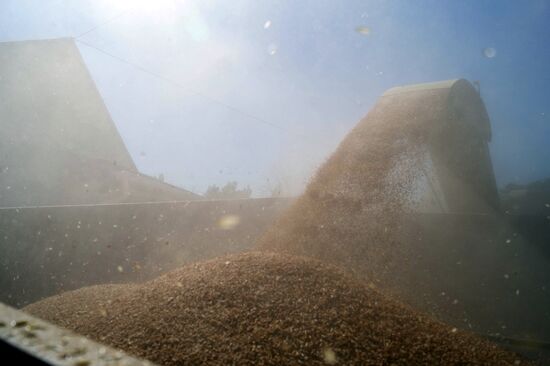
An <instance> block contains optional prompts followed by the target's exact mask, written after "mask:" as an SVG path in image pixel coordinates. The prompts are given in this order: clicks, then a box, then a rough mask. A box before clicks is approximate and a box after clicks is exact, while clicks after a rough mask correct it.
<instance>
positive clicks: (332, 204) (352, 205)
mask: <svg viewBox="0 0 550 366" xmlns="http://www.w3.org/2000/svg"><path fill="white" fill-rule="evenodd" d="M447 95H448V91H445V90H443V91H442V90H426V91H424V92H420V93H414V94H413V95H412V96H410V97H407V98H406V99H405V100H402V99H400V98H401V97H400V96H399V95H398V96H385V97H383V98H382V99H381V100H379V101H378V103H377V104H376V105H375V107H374V108H373V109H372V110H371V111H370V112H369V114H368V115H367V116H366V117H365V118H364V119H363V120H362V121H360V122H359V124H358V125H357V126H356V127H355V128H354V129H353V130H352V131H351V132H350V133H349V134H348V136H347V137H346V138H345V139H344V141H343V142H342V143H341V144H340V146H339V147H338V149H337V150H336V151H335V153H334V154H333V155H332V156H331V157H330V158H329V159H328V161H327V162H326V163H325V164H324V165H323V166H321V168H320V169H319V171H318V172H317V174H316V176H314V177H313V179H312V180H311V182H310V184H309V185H308V187H307V188H306V191H305V192H304V194H303V195H302V196H300V197H299V198H298V199H297V200H296V202H295V203H294V204H293V205H292V206H291V207H290V209H288V210H287V212H286V213H284V214H283V215H282V216H281V217H280V219H279V220H278V222H277V223H276V224H275V225H273V226H272V227H271V228H270V229H269V230H268V231H267V232H266V233H265V234H264V235H263V236H262V237H261V238H260V240H259V242H258V244H257V247H258V249H260V250H268V251H276V252H283V253H289V254H297V255H306V256H311V257H314V258H318V259H321V260H323V261H328V262H330V263H333V264H338V265H341V266H343V267H345V268H347V269H351V270H354V271H356V272H359V274H360V275H363V276H365V277H367V278H369V279H370V280H373V281H375V282H384V283H385V285H386V286H390V283H392V284H394V285H397V284H401V283H402V281H403V280H405V279H406V275H402V274H403V273H405V272H406V267H407V266H408V258H409V257H410V255H411V252H410V251H411V248H410V247H408V246H407V245H408V243H403V242H399V241H398V231H399V227H400V222H401V215H402V214H403V213H404V212H405V211H406V209H407V207H408V206H409V205H411V204H412V202H411V200H410V198H411V196H412V192H413V191H414V189H415V182H416V180H417V178H418V177H419V176H420V175H421V174H422V173H423V170H422V164H424V163H425V162H424V160H423V157H424V156H425V155H424V154H425V153H426V145H427V142H429V141H433V139H437V136H438V135H440V134H441V128H442V126H443V125H444V121H445V119H446V118H447V117H446V110H445V108H446V107H445V106H446V103H445V100H446V98H447Z"/></svg>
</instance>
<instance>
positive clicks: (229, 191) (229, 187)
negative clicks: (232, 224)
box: [204, 181, 252, 200]
mask: <svg viewBox="0 0 550 366" xmlns="http://www.w3.org/2000/svg"><path fill="white" fill-rule="evenodd" d="M237 186H238V184H237V182H235V181H232V182H227V183H226V185H225V186H223V187H221V188H220V187H218V186H217V185H215V184H214V185H211V186H209V187H208V189H207V190H206V192H205V193H204V197H205V198H208V199H213V200H219V199H238V198H250V196H251V195H252V189H250V187H249V186H246V187H245V188H242V189H238V188H237Z"/></svg>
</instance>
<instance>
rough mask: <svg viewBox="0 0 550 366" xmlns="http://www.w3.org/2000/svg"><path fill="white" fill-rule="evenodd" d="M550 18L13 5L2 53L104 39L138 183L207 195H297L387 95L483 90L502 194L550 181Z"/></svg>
mask: <svg viewBox="0 0 550 366" xmlns="http://www.w3.org/2000/svg"><path fill="white" fill-rule="evenodd" d="M549 16H550V1H542V0H540V1H537V0H532V1H479V0H478V1H474V0H472V1H451V0H448V1H436V0H433V1H427V0H426V1H414V2H413V1H405V0H403V1H389V0H387V1H322V0H321V1H319V0H317V1H274V2H263V1H262V2H258V1H251V0H246V1H231V2H227V1H221V0H220V1H200V2H199V1H173V0H161V1H154V2H149V1H130V0H125V1H107V0H103V1H59V0H56V1H53V0H52V1H39V0H35V1H26V0H7V1H6V0H3V1H2V2H0V41H15V40H28V39H45V38H58V37H77V36H78V35H80V34H82V33H83V32H86V31H88V30H90V29H92V28H95V27H96V28H95V29H93V30H92V31H91V32H89V33H87V34H85V35H83V36H82V37H81V38H79V39H80V40H81V41H82V43H78V47H79V49H80V51H81V53H82V55H83V57H84V60H85V62H86V64H87V66H88V68H89V70H90V72H91V74H92V76H93V78H94V80H95V82H96V84H97V86H98V88H99V91H100V93H101V95H102V97H103V99H104V100H105V102H106V105H107V107H108V109H109V111H110V113H111V115H112V117H113V119H114V121H115V123H116V125H117V128H118V129H119V131H120V133H121V135H122V137H123V139H124V141H125V143H126V145H127V147H128V149H129V151H130V153H131V155H132V157H133V158H134V160H135V162H136V164H137V166H138V168H139V169H140V170H142V171H143V172H145V173H147V174H151V175H158V174H159V173H163V174H164V176H165V178H166V180H167V181H169V182H171V183H174V184H177V185H180V186H183V187H186V188H188V189H191V190H195V191H197V192H203V191H204V190H205V189H206V187H207V186H208V185H209V184H213V183H216V184H223V183H225V182H226V181H229V180H237V181H238V182H239V183H241V184H244V185H246V184H249V185H250V186H251V187H252V189H253V190H254V192H255V193H256V194H257V195H261V194H265V193H266V192H267V191H268V190H269V188H270V187H271V186H273V185H274V184H276V183H281V184H283V187H285V189H286V190H287V191H288V192H289V193H296V192H298V191H299V190H300V188H301V187H303V186H304V184H305V183H306V182H307V179H308V177H309V175H310V174H311V172H312V171H313V170H314V169H315V167H316V166H318V165H319V164H320V163H322V161H323V160H324V159H325V158H326V157H327V156H328V155H329V154H330V152H331V151H332V150H333V149H334V148H335V147H336V145H337V144H338V142H339V141H340V140H341V139H342V137H343V136H344V135H345V133H346V132H347V131H349V129H351V128H352V127H353V125H354V124H355V123H356V122H357V121H358V120H359V119H360V117H362V116H363V115H365V114H366V113H367V112H368V110H369V109H370V108H371V107H372V106H373V105H374V103H375V102H376V99H377V97H378V96H379V95H380V94H382V93H383V92H384V90H386V89H388V88H390V87H392V86H395V85H401V84H409V83H419V82H429V81H436V80H445V79H451V78H457V77H462V78H466V79H469V80H479V81H480V83H481V91H482V96H483V98H484V100H485V103H486V105H487V108H488V111H489V114H490V117H491V122H492V127H493V140H492V142H491V144H490V147H491V153H492V157H493V164H494V167H495V173H496V176H497V181H498V183H499V185H501V186H502V185H504V184H506V183H508V182H512V181H514V182H527V181H531V180H535V179H541V178H544V177H548V176H550V164H548V163H547V160H548V158H550V146H549V145H550V108H549V105H550V66H549V65H550V47H548V44H549V42H548V40H549V39H550V22H548V19H549ZM267 22H269V23H267ZM267 25H269V26H267ZM358 26H365V27H368V28H369V29H370V34H368V35H363V34H360V33H358V32H356V31H355V29H356V27H358ZM89 45H92V46H94V47H96V48H99V49H101V50H104V51H106V52H107V53H109V54H111V55H113V56H116V57H118V58H122V59H124V60H128V61H129V62H130V63H131V64H133V65H137V66H139V67H141V68H143V69H146V70H149V71H150V72H151V73H153V74H155V75H158V76H161V77H160V78H159V77H155V76H152V75H151V74H150V73H146V72H143V71H142V70H140V69H138V68H136V67H134V66H132V65H130V64H128V63H124V62H121V61H120V60H117V59H116V58H113V57H111V56H109V55H107V54H105V53H103V52H100V51H98V49H96V48H92V47H89ZM488 47H492V48H494V49H495V50H496V56H495V57H493V58H487V57H485V56H484V54H483V50H484V49H485V48H488ZM167 80H168V81H167Z"/></svg>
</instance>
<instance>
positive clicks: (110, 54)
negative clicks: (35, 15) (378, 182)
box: [75, 39, 307, 138]
mask: <svg viewBox="0 0 550 366" xmlns="http://www.w3.org/2000/svg"><path fill="white" fill-rule="evenodd" d="M75 41H76V42H78V43H81V44H83V45H85V46H87V47H90V48H93V49H95V50H96V51H98V52H101V53H102V54H104V55H106V56H109V57H111V58H113V59H115V60H117V61H119V62H121V63H124V64H127V65H129V66H131V67H133V68H135V69H136V70H139V71H141V72H143V73H145V74H147V75H149V76H152V77H154V78H157V79H159V80H162V81H164V82H166V83H169V84H172V85H174V86H175V87H177V88H180V89H182V90H185V91H186V92H188V93H190V94H192V95H196V96H198V97H201V98H204V99H206V100H209V101H210V102H212V103H215V104H218V105H220V106H222V107H224V108H226V109H228V110H231V111H233V112H235V113H238V114H241V115H243V116H245V117H247V118H249V119H251V120H254V121H256V122H259V123H262V124H264V125H267V126H270V127H272V128H275V129H278V130H281V131H286V132H288V130H286V129H285V128H283V127H282V126H279V125H277V124H274V123H272V122H270V121H267V120H266V119H264V118H261V117H258V116H255V115H253V114H251V113H248V112H245V111H243V110H241V109H239V108H236V107H233V106H231V105H229V104H227V103H225V102H223V101H221V100H218V99H216V98H213V97H211V96H208V95H206V94H203V93H200V92H197V91H194V90H191V89H189V88H188V87H186V86H184V85H183V84H181V83H179V82H177V81H174V80H172V79H169V78H167V77H165V76H163V75H161V74H158V73H156V72H154V71H151V70H149V69H146V68H144V67H143V66H141V65H138V64H136V63H134V62H132V61H129V60H127V59H125V58H122V57H120V56H117V55H114V54H112V53H110V52H108V51H106V50H104V49H102V48H99V47H97V46H95V45H92V44H90V43H88V42H85V41H83V40H80V39H75ZM295 135H296V136H298V137H301V138H307V137H306V136H303V135H299V134H295Z"/></svg>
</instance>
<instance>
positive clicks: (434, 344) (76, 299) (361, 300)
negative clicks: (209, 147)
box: [25, 253, 522, 365]
mask: <svg viewBox="0 0 550 366" xmlns="http://www.w3.org/2000/svg"><path fill="white" fill-rule="evenodd" d="M25 310H26V311H29V312H30V313H31V314H34V315H36V316H39V317H42V318H44V319H46V320H49V321H52V322H54V323H57V324H59V325H61V326H64V327H67V328H69V329H72V330H75V331H77V332H79V333H82V334H84V335H87V336H89V337H91V338H93V339H96V340H99V341H101V342H105V343H107V344H109V345H112V346H115V347H118V348H121V349H123V350H125V351H128V352H130V353H132V354H135V355H138V356H141V357H145V358H147V359H150V360H152V361H154V362H157V363H159V364H161V365H181V364H203V363H204V364H218V365H225V364H238V365H242V364H272V365H281V364H287V365H298V364H303V365H306V364H307V365H312V364H313V365H315V364H317V365H321V364H342V365H352V364H357V365H369V364H370V365H382V364H388V365H389V364H400V365H418V364H445V365H452V364H478V365H489V364H494V365H518V364H520V363H522V362H521V361H520V360H518V359H516V357H514V355H512V354H509V353H507V352H504V351H502V350H500V349H498V348H497V347H496V346H495V345H493V344H490V343H488V342H486V341H483V340H481V339H478V338H476V337H474V336H472V335H470V334H467V333H463V332H462V331H459V330H456V329H454V328H451V327H449V326H446V325H443V324H442V323H439V322H436V321H433V320H430V319H429V318H426V317H424V316H422V315H419V314H417V313H415V312H413V311H412V310H410V309H409V308H407V307H404V306H402V305H400V304H398V303H396V302H393V301H391V300H389V299H388V298H385V297H384V296H382V295H381V294H380V293H378V292H377V291H375V290H373V289H371V288H369V287H368V286H366V285H365V284H364V283H363V282H359V281H357V280H355V279H354V278H353V277H351V276H350V275H348V274H346V273H344V272H343V271H342V270H339V269H337V268H336V267H333V266H330V265H327V264H323V263H321V262H318V261H316V260H312V259H307V258H303V257H291V256H286V255H280V254H267V253H248V254H241V255H234V256H229V257H224V258H220V259H215V260H211V261H208V262H203V263H199V264H194V265H189V266H187V267H183V268H182V269H179V270H176V271H173V272H170V273H168V274H166V275H164V276H161V277H159V278H157V279H155V280H152V281H150V282H147V283H145V284H142V285H132V286H128V285H108V286H94V287H88V288H83V289H80V290H76V291H72V292H68V293H65V294H61V295H58V296H55V297H51V298H48V299H45V300H42V301H40V302H38V303H35V304H32V305H29V306H28V307H26V308H25Z"/></svg>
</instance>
